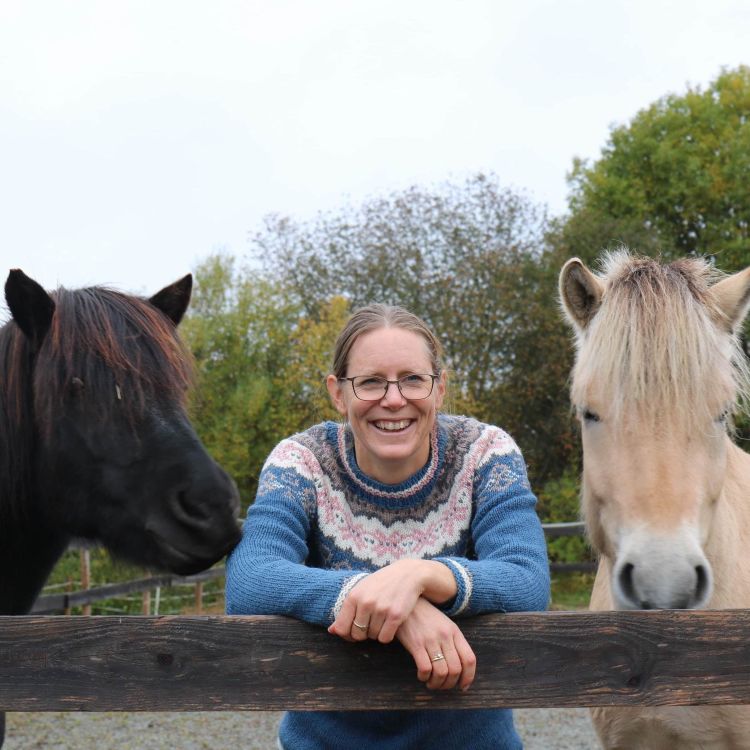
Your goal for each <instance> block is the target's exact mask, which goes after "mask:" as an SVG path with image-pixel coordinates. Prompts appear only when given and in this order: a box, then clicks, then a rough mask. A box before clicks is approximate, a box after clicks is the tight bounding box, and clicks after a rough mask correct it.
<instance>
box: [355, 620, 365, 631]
mask: <svg viewBox="0 0 750 750" xmlns="http://www.w3.org/2000/svg"><path fill="white" fill-rule="evenodd" d="M352 624H353V625H354V627H355V628H359V629H360V630H367V628H368V627H369V624H368V625H360V624H359V623H358V622H357V621H356V620H352Z"/></svg>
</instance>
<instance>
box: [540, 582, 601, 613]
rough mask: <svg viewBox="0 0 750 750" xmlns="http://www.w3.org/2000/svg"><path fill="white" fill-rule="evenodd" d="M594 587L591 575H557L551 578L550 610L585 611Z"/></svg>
mask: <svg viewBox="0 0 750 750" xmlns="http://www.w3.org/2000/svg"><path fill="white" fill-rule="evenodd" d="M593 585H594V574H593V573H557V574H554V575H553V576H552V604H551V605H550V609H554V610H572V609H587V608H588V604H589V598H590V597H591V587H592V586H593Z"/></svg>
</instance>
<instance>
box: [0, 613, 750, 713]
mask: <svg viewBox="0 0 750 750" xmlns="http://www.w3.org/2000/svg"><path fill="white" fill-rule="evenodd" d="M461 627H462V630H463V632H464V633H465V635H466V637H467V639H468V641H469V642H470V643H471V645H472V648H473V649H474V651H475V653H476V655H477V660H478V670H477V677H476V681H475V683H474V685H472V687H471V688H470V689H469V690H468V691H467V692H465V693H460V692H457V691H451V692H440V691H436V692H433V691H428V690H427V689H425V688H424V687H423V686H422V685H421V683H419V682H418V681H417V680H416V670H415V667H414V664H413V662H412V659H411V657H410V656H409V655H408V654H407V653H406V651H405V650H404V649H403V648H402V647H401V646H400V645H399V644H397V643H394V644H389V645H386V646H384V645H382V644H378V643H375V642H365V643H363V644H350V643H345V642H344V641H342V640H341V639H339V638H336V637H334V636H331V635H329V634H328V633H327V632H326V631H325V630H324V629H323V628H320V627H313V626H310V625H306V624H304V623H301V622H298V621H296V620H291V619H288V618H282V617H260V616H253V617H227V616H209V617H32V616H25V617H2V618H0V706H1V707H2V708H3V709H5V710H10V711H53V710H54V711H58V710H62V711H154V710H155V711H188V710H191V711H192V710H202V711H206V710H209V711H221V710H228V709H231V710H277V709H292V708H293V709H299V710H327V709H368V710H374V709H405V708H446V707H451V708H478V707H479V708H488V707H495V706H508V707H526V708H528V707H545V706H560V707H570V706H605V705H606V706H611V705H621V706H630V705H689V704H719V703H721V704H740V703H750V639H748V637H747V633H748V632H750V611H747V610H734V611H723V612H719V611H697V612H686V611H652V612H600V613H560V612H550V613H536V614H527V613H519V614H507V615H485V616H482V617H476V618H469V619H467V620H464V621H462V624H461Z"/></svg>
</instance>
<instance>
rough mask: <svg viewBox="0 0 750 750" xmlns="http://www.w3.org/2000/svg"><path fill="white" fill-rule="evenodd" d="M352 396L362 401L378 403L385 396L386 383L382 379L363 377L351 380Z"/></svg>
mask: <svg viewBox="0 0 750 750" xmlns="http://www.w3.org/2000/svg"><path fill="white" fill-rule="evenodd" d="M352 385H353V386H354V395H355V396H356V397H357V398H361V399H362V400H363V401H380V399H381V398H383V396H384V395H385V386H386V381H385V379H384V378H372V377H368V376H366V375H365V376H363V377H361V378H354V380H352Z"/></svg>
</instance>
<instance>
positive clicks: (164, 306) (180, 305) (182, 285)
mask: <svg viewBox="0 0 750 750" xmlns="http://www.w3.org/2000/svg"><path fill="white" fill-rule="evenodd" d="M192 291H193V275H192V274H190V273H189V274H188V275H187V276H183V277H182V278H181V279H180V280H179V281H175V283H174V284H170V285H169V286H165V287H164V289H162V290H161V291H160V292H157V293H156V294H155V295H154V296H153V297H151V298H150V299H149V302H150V303H151V304H152V305H153V306H154V307H158V308H159V309H160V310H161V311H162V312H163V313H164V314H165V315H166V316H167V317H168V318H169V319H170V320H171V321H172V322H173V323H174V324H175V325H179V323H180V321H181V320H182V316H183V315H184V314H185V310H187V306H188V305H189V304H190V293H191V292H192Z"/></svg>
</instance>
